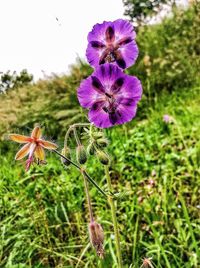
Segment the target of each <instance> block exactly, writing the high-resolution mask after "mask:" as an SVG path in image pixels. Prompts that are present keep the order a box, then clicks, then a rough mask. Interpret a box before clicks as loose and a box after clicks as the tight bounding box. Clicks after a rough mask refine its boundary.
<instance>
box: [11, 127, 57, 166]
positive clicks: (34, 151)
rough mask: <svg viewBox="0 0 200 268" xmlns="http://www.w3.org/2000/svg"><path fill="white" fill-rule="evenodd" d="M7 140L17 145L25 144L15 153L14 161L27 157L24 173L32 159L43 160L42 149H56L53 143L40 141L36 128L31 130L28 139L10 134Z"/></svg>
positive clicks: (39, 131)
mask: <svg viewBox="0 0 200 268" xmlns="http://www.w3.org/2000/svg"><path fill="white" fill-rule="evenodd" d="M9 138H10V139H11V140H13V141H16V142H18V143H25V145H24V146H23V147H22V148H21V149H20V150H19V151H18V152H17V154H16V156H15V160H20V159H22V158H24V157H25V156H27V155H28V160H27V161H26V171H27V170H28V169H29V168H30V166H31V164H32V163H33V161H34V157H35V158H36V159H37V160H41V161H43V160H44V159H45V152H44V148H45V149H48V150H54V149H56V148H57V147H58V146H57V145H56V144H55V143H53V142H49V141H45V140H43V139H42V133H41V129H40V127H38V126H36V127H35V128H34V129H33V131H32V133H31V136H30V137H28V136H24V135H18V134H10V135H9Z"/></svg>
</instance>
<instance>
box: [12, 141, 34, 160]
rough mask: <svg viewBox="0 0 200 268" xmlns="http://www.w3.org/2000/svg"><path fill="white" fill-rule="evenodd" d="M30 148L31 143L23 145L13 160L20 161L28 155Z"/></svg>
mask: <svg viewBox="0 0 200 268" xmlns="http://www.w3.org/2000/svg"><path fill="white" fill-rule="evenodd" d="M30 146H31V143H27V144H25V145H24V146H23V147H22V148H21V149H20V150H19V151H18V152H17V154H16V156H15V160H20V159H22V158H24V157H25V156H26V155H28V153H29V151H30Z"/></svg>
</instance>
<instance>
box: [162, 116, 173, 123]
mask: <svg viewBox="0 0 200 268" xmlns="http://www.w3.org/2000/svg"><path fill="white" fill-rule="evenodd" d="M163 121H164V122H165V123H172V122H173V118H172V117H171V116H170V115H168V114H165V115H163Z"/></svg>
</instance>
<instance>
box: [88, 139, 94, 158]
mask: <svg viewBox="0 0 200 268" xmlns="http://www.w3.org/2000/svg"><path fill="white" fill-rule="evenodd" d="M87 153H88V154H90V155H93V154H94V153H95V147H94V143H93V142H91V143H90V144H89V145H88V147H87Z"/></svg>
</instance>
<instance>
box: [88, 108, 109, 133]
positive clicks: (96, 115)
mask: <svg viewBox="0 0 200 268" xmlns="http://www.w3.org/2000/svg"><path fill="white" fill-rule="evenodd" d="M95 108H96V107H95ZM89 120H90V122H91V123H93V124H94V125H95V126H96V127H99V128H108V127H112V126H113V124H112V123H111V122H110V120H109V114H108V113H107V112H106V111H105V110H104V109H102V108H99V109H90V111H89Z"/></svg>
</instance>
